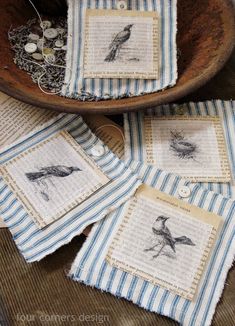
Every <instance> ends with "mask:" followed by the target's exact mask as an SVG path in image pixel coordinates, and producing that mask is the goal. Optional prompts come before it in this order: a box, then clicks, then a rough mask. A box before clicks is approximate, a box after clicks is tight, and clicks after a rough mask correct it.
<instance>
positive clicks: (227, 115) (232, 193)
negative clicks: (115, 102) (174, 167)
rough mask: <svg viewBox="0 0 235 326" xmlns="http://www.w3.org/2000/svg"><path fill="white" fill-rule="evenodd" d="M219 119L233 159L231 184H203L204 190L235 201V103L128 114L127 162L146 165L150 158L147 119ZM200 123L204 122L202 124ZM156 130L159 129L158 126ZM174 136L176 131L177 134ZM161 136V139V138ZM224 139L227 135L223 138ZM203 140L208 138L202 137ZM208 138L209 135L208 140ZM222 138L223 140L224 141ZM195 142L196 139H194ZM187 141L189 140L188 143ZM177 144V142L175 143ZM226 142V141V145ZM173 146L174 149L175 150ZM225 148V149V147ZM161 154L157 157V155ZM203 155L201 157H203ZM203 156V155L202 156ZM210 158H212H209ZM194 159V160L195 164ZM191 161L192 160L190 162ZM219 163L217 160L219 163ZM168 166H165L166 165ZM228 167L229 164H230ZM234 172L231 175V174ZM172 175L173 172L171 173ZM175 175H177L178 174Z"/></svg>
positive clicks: (211, 147) (229, 157)
mask: <svg viewBox="0 0 235 326" xmlns="http://www.w3.org/2000/svg"><path fill="white" fill-rule="evenodd" d="M210 116H212V119H214V118H213V117H215V116H218V117H219V118H220V121H221V123H222V129H223V130H222V132H223V134H224V138H225V143H226V144H225V145H226V148H225V151H226V152H227V153H226V155H227V156H228V159H229V167H228V169H227V172H229V174H230V175H231V176H230V180H231V181H230V182H221V181H216V182H207V181H206V182H204V181H203V182H200V184H201V185H203V187H206V188H207V189H209V190H212V191H215V192H217V193H221V194H223V195H224V196H227V197H231V198H235V183H234V179H235V145H234V144H235V143H234V139H235V102H234V101H221V100H214V101H207V102H199V103H192V102H191V103H188V104H181V105H176V104H170V105H162V106H159V107H156V108H153V109H148V110H147V111H146V112H145V114H143V113H142V112H138V113H128V114H127V113H126V114H124V123H125V139H126V143H125V158H126V159H130V160H134V161H140V162H145V163H147V162H146V157H147V154H148V146H147V144H146V141H145V139H146V137H145V128H144V124H145V121H144V120H146V117H147V119H148V120H149V119H150V118H151V117H153V118H154V119H157V118H160V119H166V118H167V117H169V119H171V118H172V117H178V118H179V120H180V119H182V118H185V119H187V117H190V118H192V119H193V118H194V117H195V119H199V118H200V117H207V118H208V119H209V117H210ZM199 123H200V122H199ZM155 125H156V127H157V128H158V125H157V122H156V124H155ZM159 130H160V131H159V133H160V134H159V136H162V133H163V132H164V130H162V129H159ZM173 133H174V130H173ZM159 136H158V137H159ZM173 136H174V137H176V136H178V137H181V139H183V137H184V135H183V134H180V135H176V134H173ZM222 136H223V135H222ZM201 137H204V135H203V134H202V135H201ZM204 138H207V135H206V134H205V137H204ZM220 138H221V137H220ZM192 139H193V137H192ZM183 140H184V139H183ZM186 140H187V139H186ZM173 142H174V140H173ZM223 142H224V141H223ZM172 146H173V145H172ZM172 146H171V147H172ZM206 146H209V147H208V149H210V152H211V154H212V155H213V150H214V146H213V145H212V143H211V144H207V145H206ZM223 146H224V145H223ZM155 154H157V153H155ZM199 154H200V153H199ZM199 156H200V155H199ZM154 157H155V159H156V160H158V157H157V155H155V156H154ZM208 157H209V155H208ZM192 159H194V157H191V161H192ZM189 161H190V160H189ZM216 161H218V160H214V163H216ZM172 162H175V157H174V158H173V159H172ZM163 165H164V164H163ZM156 166H157V165H156ZM197 166H200V162H198V164H197ZM226 166H227V163H226ZM160 168H161V169H164V170H166V168H164V167H163V166H161V167H160ZM228 170H230V171H228ZM168 172H173V171H171V170H170V169H168ZM174 173H175V172H174Z"/></svg>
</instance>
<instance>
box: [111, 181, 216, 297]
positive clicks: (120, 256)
mask: <svg viewBox="0 0 235 326" xmlns="http://www.w3.org/2000/svg"><path fill="white" fill-rule="evenodd" d="M221 221H222V220H221V218H220V217H219V216H217V215H215V214H213V213H210V212H207V211H205V210H203V209H201V208H198V207H196V206H193V205H190V204H188V203H186V202H184V201H182V200H179V199H177V198H175V197H173V196H170V195H167V194H165V193H163V192H160V191H158V190H156V189H153V188H151V187H149V186H147V185H141V186H140V187H139V189H138V190H137V192H136V194H135V197H133V198H132V199H131V200H130V201H129V202H128V204H126V210H125V211H124V212H123V217H122V221H121V224H120V225H119V228H118V230H117V232H116V234H115V236H114V238H113V240H112V243H111V246H110V247H109V249H108V253H107V256H106V260H107V261H108V263H110V264H111V265H113V266H115V267H117V268H119V269H122V270H124V271H127V272H129V273H132V274H134V275H136V276H139V277H140V278H143V279H145V280H147V281H149V282H151V283H153V284H155V285H159V286H162V287H164V288H166V289H168V290H169V291H172V292H174V293H176V294H178V295H180V296H182V297H185V298H187V299H189V300H193V298H194V296H195V293H196V291H197V287H198V284H199V282H200V278H201V275H202V273H203V270H204V268H205V264H206V261H207V259H208V256H209V254H210V250H211V247H212V246H213V243H214V241H215V238H216V233H217V231H218V228H219V225H220V223H221Z"/></svg>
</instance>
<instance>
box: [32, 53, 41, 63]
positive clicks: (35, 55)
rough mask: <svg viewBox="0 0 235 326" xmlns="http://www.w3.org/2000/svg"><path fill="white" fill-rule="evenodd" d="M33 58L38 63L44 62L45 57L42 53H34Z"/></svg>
mask: <svg viewBox="0 0 235 326" xmlns="http://www.w3.org/2000/svg"><path fill="white" fill-rule="evenodd" d="M32 58H33V59H35V60H37V61H41V60H43V56H42V55H41V53H38V52H35V53H33V54H32Z"/></svg>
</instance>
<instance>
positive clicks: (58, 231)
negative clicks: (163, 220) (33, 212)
mask: <svg viewBox="0 0 235 326" xmlns="http://www.w3.org/2000/svg"><path fill="white" fill-rule="evenodd" d="M60 130H67V131H68V132H69V133H70V134H71V135H72V136H73V137H74V138H75V140H76V141H77V142H78V143H79V144H80V145H81V146H82V148H83V149H84V150H85V152H86V153H87V155H90V154H91V149H92V147H93V146H94V145H97V144H98V145H99V144H102V145H103V143H102V142H101V141H100V140H99V139H98V138H97V137H96V136H95V135H94V134H93V133H92V132H91V131H90V130H89V128H88V127H87V125H86V124H85V123H84V122H83V120H82V118H81V117H80V116H77V115H72V114H67V115H64V114H62V115H59V116H58V117H56V118H55V119H53V120H50V121H49V122H48V123H46V124H45V125H44V126H42V127H40V129H37V130H35V131H34V132H32V133H30V134H29V135H27V136H26V137H24V138H21V139H20V140H18V141H17V142H16V143H14V144H12V145H10V146H8V147H5V148H2V149H1V150H0V164H4V163H5V162H7V161H8V160H10V159H12V158H13V157H15V156H16V155H18V154H19V153H21V152H22V151H24V150H26V149H28V148H30V147H31V146H33V145H35V144H37V143H38V142H40V141H42V140H44V139H46V138H48V137H50V136H52V135H53V134H54V133H56V132H58V131H60ZM93 158H94V159H95V161H96V163H97V164H98V165H99V167H100V168H101V169H102V171H103V172H104V173H105V174H106V175H107V176H108V177H109V178H110V179H111V182H110V183H108V184H107V185H105V186H104V187H103V188H101V189H100V190H99V191H97V192H96V193H95V194H94V195H93V196H91V197H89V198H88V199H87V200H85V201H84V202H83V203H82V204H80V205H79V206H78V207H75V208H74V209H73V210H72V211H70V212H69V213H67V214H66V215H65V216H63V217H62V218H61V219H59V220H57V221H55V222H54V223H52V224H51V225H49V226H48V227H45V228H43V229H38V227H37V225H36V224H35V222H34V221H33V220H32V218H31V217H30V216H29V215H28V214H27V212H26V211H25V209H24V207H23V206H22V205H21V202H20V201H19V200H18V199H17V197H16V196H15V195H14V194H13V193H12V191H11V190H10V189H9V187H8V186H7V184H5V182H4V180H3V178H0V205H1V206H0V215H1V217H2V218H3V220H4V222H5V223H6V225H7V227H8V228H9V230H10V232H11V233H12V235H13V239H14V241H15V243H16V245H17V247H18V249H19V251H20V252H21V253H22V255H23V256H24V258H25V259H26V260H27V261H28V262H33V261H39V260H40V259H42V258H43V257H45V256H46V255H48V254H50V253H52V252H54V251H55V250H56V249H58V248H59V247H61V246H62V245H64V244H66V243H68V242H70V241H71V240H72V238H73V237H74V236H76V235H78V234H80V233H81V232H82V231H83V230H84V229H85V228H86V227H87V226H88V225H89V224H91V223H94V222H96V221H98V220H100V219H101V218H104V217H105V216H106V215H107V213H108V212H110V211H112V210H114V209H116V208H117V207H119V206H120V205H121V204H122V203H124V202H125V201H126V200H127V199H129V198H130V196H132V195H133V193H134V192H135V190H136V188H137V187H138V186H139V184H140V183H141V181H140V180H138V178H137V176H136V175H134V174H133V173H132V171H131V170H130V169H129V168H128V167H127V166H126V165H125V164H124V163H123V162H122V161H120V159H119V158H118V157H117V156H115V155H114V154H113V153H112V152H111V151H110V150H109V149H108V148H107V147H106V146H105V153H104V154H103V155H102V156H100V157H96V158H95V157H93Z"/></svg>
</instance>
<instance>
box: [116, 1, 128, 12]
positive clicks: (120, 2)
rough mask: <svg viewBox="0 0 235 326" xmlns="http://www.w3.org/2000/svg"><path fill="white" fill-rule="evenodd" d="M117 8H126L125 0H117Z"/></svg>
mask: <svg viewBox="0 0 235 326" xmlns="http://www.w3.org/2000/svg"><path fill="white" fill-rule="evenodd" d="M117 9H119V10H126V9H127V2H126V1H125V0H119V1H118V2H117Z"/></svg>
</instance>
